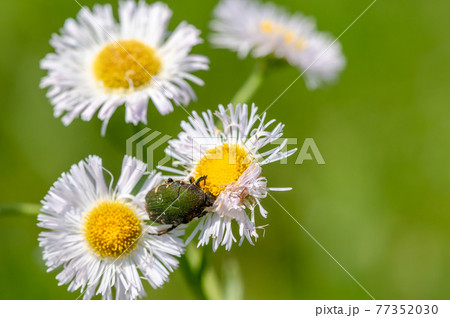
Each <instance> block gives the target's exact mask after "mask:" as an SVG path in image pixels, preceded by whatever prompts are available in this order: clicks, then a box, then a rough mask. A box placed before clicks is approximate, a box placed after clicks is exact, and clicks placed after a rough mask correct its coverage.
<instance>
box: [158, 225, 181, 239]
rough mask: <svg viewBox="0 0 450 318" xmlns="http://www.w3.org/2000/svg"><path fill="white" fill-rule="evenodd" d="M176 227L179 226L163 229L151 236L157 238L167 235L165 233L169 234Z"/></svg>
mask: <svg viewBox="0 0 450 318" xmlns="http://www.w3.org/2000/svg"><path fill="white" fill-rule="evenodd" d="M178 225H179V224H173V225H172V226H171V227H169V228H167V229H164V230H161V231H158V233H155V234H152V235H158V236H160V235H164V234H167V233H169V232H170V231H172V230H173V229H174V228H176V227H177V226H178Z"/></svg>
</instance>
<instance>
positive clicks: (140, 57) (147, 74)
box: [41, 1, 209, 134]
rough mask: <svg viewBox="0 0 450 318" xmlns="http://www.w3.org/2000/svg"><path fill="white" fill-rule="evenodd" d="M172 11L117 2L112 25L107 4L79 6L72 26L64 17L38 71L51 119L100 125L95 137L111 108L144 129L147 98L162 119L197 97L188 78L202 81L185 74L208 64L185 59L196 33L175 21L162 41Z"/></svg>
mask: <svg viewBox="0 0 450 318" xmlns="http://www.w3.org/2000/svg"><path fill="white" fill-rule="evenodd" d="M171 15H172V11H171V10H170V9H169V8H168V7H167V5H166V4H163V3H160V2H156V3H153V4H151V5H148V4H146V3H145V2H144V1H140V2H139V3H136V2H134V1H124V2H120V3H119V21H120V22H119V23H118V22H116V20H115V18H114V16H113V11H112V8H111V6H110V5H109V4H106V5H95V6H94V8H93V11H92V12H91V11H89V9H87V8H83V9H82V10H81V11H80V12H79V14H78V17H77V19H76V20H74V19H68V20H67V21H66V23H65V24H64V27H63V28H62V29H61V35H57V34H54V35H53V37H52V39H51V41H50V43H51V45H52V46H53V47H54V48H55V51H56V53H50V54H48V55H47V56H46V57H45V58H44V59H43V60H42V62H41V68H42V69H45V70H48V75H47V76H46V77H44V78H43V79H42V81H41V87H42V88H45V87H50V89H49V91H48V93H47V96H48V97H49V98H50V101H51V103H52V104H53V105H54V115H55V117H59V116H61V115H63V117H62V121H63V123H64V124H65V125H68V124H70V123H71V122H72V121H73V120H74V119H75V118H77V117H81V119H83V120H85V121H89V120H91V118H92V117H93V115H94V114H95V113H96V112H97V110H99V112H98V117H99V118H100V119H101V120H102V121H103V122H104V124H103V128H102V134H104V132H105V129H106V125H107V123H108V121H109V119H110V118H111V116H112V115H113V113H114V111H115V110H116V108H118V107H119V106H120V105H125V120H126V122H130V123H133V124H135V125H136V124H137V123H139V122H143V123H147V104H148V101H149V100H150V99H151V100H152V101H153V104H154V105H155V106H156V108H157V109H158V111H159V112H160V113H161V114H162V115H166V114H168V113H170V112H172V111H173V106H172V102H171V101H173V102H174V103H175V104H184V105H187V104H189V102H190V100H191V99H194V100H195V99H196V96H195V93H194V91H193V90H192V88H191V87H190V85H189V83H188V82H187V80H189V81H192V82H194V83H196V84H198V85H203V81H202V80H200V79H199V78H198V77H196V76H194V75H192V74H190V73H191V72H194V71H198V70H206V69H208V63H209V62H208V59H207V58H206V57H204V56H201V55H193V54H189V53H190V51H191V49H192V47H193V46H195V45H197V44H199V43H201V42H202V40H201V38H200V37H199V35H200V31H199V30H198V29H196V28H195V27H194V26H192V25H189V24H187V23H185V22H182V23H181V24H179V25H178V27H177V28H176V29H175V30H174V31H173V32H172V33H171V34H170V35H168V34H169V33H168V31H167V26H168V23H169V20H170V17H171Z"/></svg>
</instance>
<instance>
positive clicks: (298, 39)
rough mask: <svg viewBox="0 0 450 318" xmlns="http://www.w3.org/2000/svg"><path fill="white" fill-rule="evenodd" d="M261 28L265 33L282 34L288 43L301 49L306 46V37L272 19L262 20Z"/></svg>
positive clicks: (284, 40)
mask: <svg viewBox="0 0 450 318" xmlns="http://www.w3.org/2000/svg"><path fill="white" fill-rule="evenodd" d="M259 28H260V30H261V31H262V32H263V33H265V34H270V35H274V36H281V37H282V38H283V42H284V43H285V44H286V45H292V46H294V48H295V49H297V50H299V51H301V50H303V49H304V48H305V47H306V39H305V38H304V37H302V36H297V35H296V34H295V33H294V31H292V30H289V29H288V28H286V27H285V26H284V25H281V24H278V23H274V22H273V21H271V20H262V21H261V22H260V24H259Z"/></svg>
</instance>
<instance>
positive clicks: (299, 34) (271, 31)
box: [211, 0, 345, 89]
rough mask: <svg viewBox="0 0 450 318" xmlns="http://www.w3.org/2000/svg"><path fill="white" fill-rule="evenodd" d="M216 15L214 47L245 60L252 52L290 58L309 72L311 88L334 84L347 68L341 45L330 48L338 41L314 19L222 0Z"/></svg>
mask: <svg viewBox="0 0 450 318" xmlns="http://www.w3.org/2000/svg"><path fill="white" fill-rule="evenodd" d="M214 16H215V19H214V20H213V21H212V23H211V28H212V30H213V31H215V33H214V34H213V35H212V37H211V41H212V43H213V44H215V45H216V46H217V47H220V48H227V49H230V50H232V51H236V52H237V53H238V55H239V57H241V58H244V57H246V56H247V55H248V54H250V53H251V54H252V55H253V57H256V58H260V57H265V56H270V55H273V56H275V57H276V58H281V59H286V60H287V61H288V62H289V63H290V64H291V65H293V66H296V67H297V68H299V70H300V71H301V72H304V71H305V70H306V69H307V71H306V73H305V78H306V83H307V85H308V87H309V88H311V89H314V88H317V87H318V86H320V85H321V83H322V82H332V81H333V80H335V79H336V78H337V75H338V73H339V72H340V71H341V70H342V69H343V68H344V67H345V58H344V56H343V54H342V50H341V45H340V44H339V43H338V42H336V43H334V44H333V45H332V46H331V47H329V46H330V45H331V43H332V42H333V41H334V38H333V37H332V36H330V35H328V34H326V33H323V32H319V31H317V30H316V26H315V22H314V20H313V19H312V18H311V17H305V16H303V15H302V14H300V13H295V14H290V13H288V12H287V11H286V10H284V9H283V8H280V7H277V6H275V5H274V4H272V3H261V2H257V1H253V0H222V1H221V2H220V3H219V4H218V6H217V7H216V9H215V10H214ZM325 51H326V52H325ZM322 54H323V55H322ZM319 57H320V58H319ZM316 59H318V60H317V61H316Z"/></svg>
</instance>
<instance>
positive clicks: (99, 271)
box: [38, 0, 345, 299]
mask: <svg viewBox="0 0 450 318" xmlns="http://www.w3.org/2000/svg"><path fill="white" fill-rule="evenodd" d="M214 14H215V19H214V21H213V22H212V24H211V25H212V29H213V31H214V33H213V35H212V43H213V44H215V45H216V46H218V47H222V48H228V49H231V50H233V51H237V52H238V54H239V56H240V57H244V56H247V55H248V54H251V55H252V56H254V57H256V58H272V57H276V58H281V59H285V60H286V61H287V62H289V63H290V64H292V65H295V66H296V67H298V68H300V70H302V71H307V72H306V81H307V84H308V85H309V86H310V87H312V88H315V87H317V86H319V85H320V84H321V83H322V82H329V81H331V80H334V79H335V78H336V76H337V74H338V72H339V71H341V70H342V68H343V67H344V64H345V62H344V58H343V56H342V53H341V51H340V46H339V44H336V45H334V46H331V45H330V44H333V43H334V42H333V43H332V39H331V37H330V36H328V35H324V34H322V33H319V32H318V31H316V30H315V26H314V23H313V22H312V20H311V19H310V18H306V17H304V16H302V15H300V14H296V15H290V14H288V13H287V12H286V11H284V10H283V9H280V8H278V7H276V6H275V5H272V4H261V3H258V2H253V1H251V0H223V1H222V2H220V3H219V5H218V6H217V8H216V9H215V11H214ZM171 15H172V12H171V10H170V9H169V8H168V7H167V5H166V4H163V3H160V2H156V3H153V4H147V3H145V2H144V1H139V2H135V1H132V0H129V1H123V2H119V9H118V17H119V19H118V21H117V20H116V19H115V18H114V15H113V10H112V7H111V6H110V5H108V4H107V5H95V6H94V8H93V10H89V9H87V8H83V9H82V10H81V11H80V13H79V14H78V16H77V18H76V19H68V20H67V21H66V23H65V24H64V27H63V28H62V29H61V31H60V34H55V35H53V37H52V39H51V42H50V43H51V45H52V46H53V47H54V49H55V52H54V53H50V54H48V55H47V56H46V57H45V58H44V59H43V60H42V62H41V68H42V69H45V70H47V71H48V74H47V75H46V76H45V77H44V78H43V79H42V81H41V87H43V88H49V89H48V92H47V96H48V98H49V99H50V102H51V104H52V105H53V106H54V115H55V117H60V116H62V122H63V123H64V124H65V125H68V124H70V123H71V122H72V121H73V120H74V119H75V118H78V117H80V118H81V119H82V120H85V121H89V120H91V119H92V118H93V116H94V114H96V113H98V115H97V116H98V118H99V119H100V120H102V121H103V128H102V135H104V134H105V132H106V126H107V124H108V121H109V120H110V118H111V117H112V116H113V114H114V112H115V111H116V109H117V108H118V107H120V106H124V107H125V121H126V122H128V123H132V124H135V125H136V124H138V123H144V124H146V123H147V110H148V104H149V102H150V101H151V102H152V103H153V104H154V106H155V107H156V108H157V110H158V111H159V112H160V113H161V114H162V115H166V114H168V113H170V112H172V111H173V110H174V107H173V105H174V104H175V105H187V104H189V102H190V101H191V100H194V99H195V98H196V95H195V93H194V91H193V89H192V87H191V86H190V83H189V82H192V83H195V84H198V85H203V81H202V80H201V79H199V78H198V77H196V76H195V75H193V74H192V73H193V72H196V71H199V70H207V69H208V64H209V60H208V58H207V57H205V56H202V55H196V54H192V53H191V50H192V48H193V47H194V46H196V45H197V44H199V43H201V42H202V39H201V38H200V31H199V30H198V29H196V28H195V27H194V26H192V25H189V24H187V23H186V22H182V23H180V24H179V25H178V26H177V27H176V28H175V29H174V30H173V31H171V32H169V31H168V24H169V20H170V17H171ZM329 45H330V46H329ZM327 46H328V48H327ZM322 55H323V57H322ZM319 60H320V62H317V61H319ZM315 62H317V63H315ZM283 129H284V125H283V124H282V123H277V122H276V121H275V120H274V119H268V118H267V115H266V113H264V112H263V113H259V112H258V108H257V107H256V106H255V105H254V104H251V105H247V104H240V103H237V104H235V105H233V104H229V105H227V106H222V105H219V106H218V109H217V110H215V111H211V110H207V111H205V112H202V113H201V114H199V113H197V112H195V111H193V112H192V113H191V115H190V116H189V117H188V118H187V120H186V121H182V122H181V132H179V133H178V136H177V138H174V139H172V140H170V141H169V144H168V147H167V149H166V153H167V154H168V155H169V156H171V157H172V158H173V161H172V166H161V167H158V168H159V170H152V169H153V167H147V165H146V164H145V163H144V162H142V161H140V160H138V159H137V158H134V157H130V156H125V157H124V159H123V164H122V171H121V174H120V177H119V178H118V180H117V182H116V183H115V182H114V178H113V175H112V174H111V173H110V172H109V171H108V170H106V169H105V168H104V167H103V165H102V160H101V159H100V158H99V157H97V156H89V157H88V158H86V159H85V160H82V161H80V162H79V163H78V164H76V165H73V166H72V167H71V168H70V171H69V172H67V173H63V174H62V175H61V177H60V178H59V179H58V180H57V181H56V182H55V183H54V184H53V186H52V187H51V189H50V190H49V192H48V194H47V195H46V196H45V198H44V200H43V201H42V205H43V206H42V209H41V213H40V214H39V216H38V221H39V223H38V226H40V227H41V228H43V231H42V232H41V234H40V236H39V245H40V246H41V247H42V249H43V258H44V260H45V262H46V265H47V266H48V269H49V271H52V270H60V271H59V273H58V274H57V276H56V278H57V280H58V281H59V283H60V284H61V285H66V284H67V285H68V289H69V291H72V292H73V291H78V290H79V291H80V292H81V295H82V296H83V298H84V299H91V298H92V297H94V296H96V295H100V296H101V297H102V298H103V299H112V298H116V299H136V298H141V297H143V296H145V295H146V294H145V287H144V285H143V283H142V282H143V281H147V282H148V283H149V284H150V286H152V287H153V288H158V287H161V286H162V285H163V284H164V283H165V282H166V281H168V276H169V273H170V272H172V271H173V270H175V269H176V268H177V267H178V258H179V257H181V256H182V254H183V253H184V250H185V246H186V244H188V243H189V242H190V241H192V240H194V239H198V243H197V246H203V245H208V244H209V243H210V242H211V245H212V249H213V250H214V251H216V250H217V249H218V248H219V247H220V246H224V247H225V249H226V250H230V249H231V247H232V246H233V244H234V243H238V244H239V245H240V244H242V243H243V242H244V241H246V240H247V241H248V242H249V243H250V244H252V245H253V244H254V242H255V241H256V240H257V238H258V235H259V234H258V229H260V228H262V227H263V226H264V225H261V224H260V223H259V221H257V219H258V218H259V217H260V216H261V217H263V218H267V216H268V211H267V210H266V209H264V208H263V205H262V201H263V199H264V198H265V197H266V196H267V195H268V193H269V191H287V190H290V188H271V187H269V186H268V183H269V182H268V179H267V178H266V177H265V176H264V174H263V167H264V166H265V165H266V164H269V163H272V162H276V161H279V160H282V159H285V158H287V157H289V156H290V155H292V154H293V153H294V152H295V151H296V149H291V150H287V149H286V144H287V140H285V139H283V138H282V137H283ZM161 171H163V172H161ZM162 173H164V174H165V175H164V176H163V175H162ZM189 181H190V182H189ZM181 186H185V188H186V190H183V192H181V190H180V189H182V187H181ZM177 187H178V188H177ZM185 188H183V189H185ZM191 188H194V189H195V191H194V192H192V193H191V192H189V193H188V195H191V196H190V197H189V200H188V201H186V202H182V200H181V198H182V196H183V194H184V192H185V191H188V190H189V189H191ZM174 189H175V190H174ZM159 190H164V191H166V192H164V193H165V194H162V192H159ZM171 191H172V192H171ZM150 194H152V197H151V199H148V197H149V195H150ZM194 194H195V195H197V197H195V196H194V197H192V196H193V195H194ZM164 195H168V196H169V197H170V198H173V199H171V200H170V202H169V203H167V204H164V202H166V201H165V200H166V199H165V197H164ZM192 202H193V203H192ZM206 203H208V204H206ZM156 210H157V212H158V213H156V214H157V217H155V215H156V214H155V213H153V212H155V211H156ZM191 210H192V211H194V210H195V214H193V215H189V214H190V212H191ZM165 213H167V214H168V215H166V216H163V215H164V214H165ZM194 218H198V219H199V220H197V221H195V222H196V225H195V227H192V229H191V230H189V231H190V235H189V236H188V237H187V238H186V237H185V230H186V229H187V228H188V226H187V225H185V224H187V223H189V222H190V221H191V220H192V219H194ZM186 236H187V235H186Z"/></svg>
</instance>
